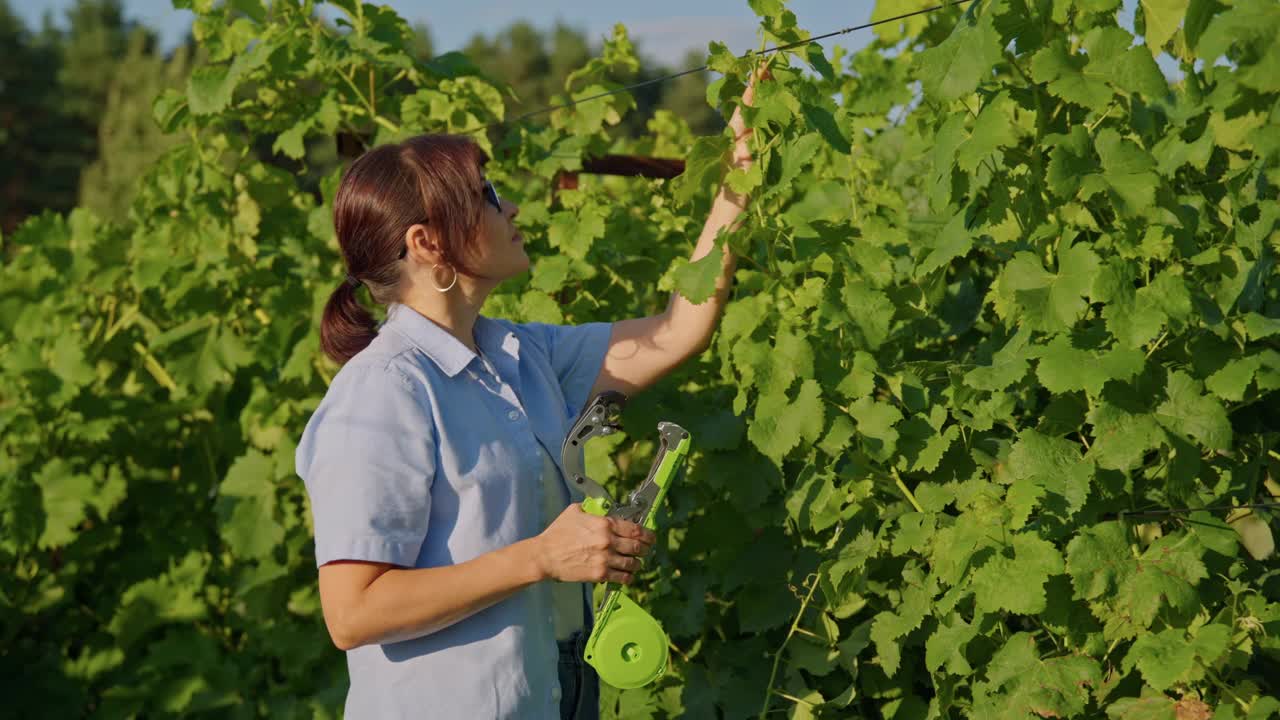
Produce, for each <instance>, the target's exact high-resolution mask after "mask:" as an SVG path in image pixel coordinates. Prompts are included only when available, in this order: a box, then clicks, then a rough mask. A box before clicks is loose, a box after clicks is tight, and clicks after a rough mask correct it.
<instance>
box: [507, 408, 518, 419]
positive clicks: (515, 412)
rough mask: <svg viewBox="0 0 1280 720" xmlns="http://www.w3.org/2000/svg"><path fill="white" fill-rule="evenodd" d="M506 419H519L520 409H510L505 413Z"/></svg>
mask: <svg viewBox="0 0 1280 720" xmlns="http://www.w3.org/2000/svg"><path fill="white" fill-rule="evenodd" d="M507 419H508V420H511V421H515V420H519V419H520V411H519V410H512V411H511V412H509V413H507Z"/></svg>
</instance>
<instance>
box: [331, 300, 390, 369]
mask: <svg viewBox="0 0 1280 720" xmlns="http://www.w3.org/2000/svg"><path fill="white" fill-rule="evenodd" d="M356 290H357V286H356V285H354V284H352V283H350V282H346V281H343V283H342V284H341V285H339V286H338V289H337V290H334V291H333V294H332V295H330V296H329V301H328V302H326V303H325V305H324V316H323V317H322V319H321V320H320V349H322V350H324V354H325V355H328V356H329V357H330V358H333V361H334V362H336V363H338V364H339V365H345V364H346V363H347V361H348V360H350V359H351V358H353V357H355V355H356V353H358V352H360V351H361V350H363V349H365V348H366V347H368V346H369V343H371V342H373V339H374V338H375V337H377V336H378V322H377V320H375V319H374V317H373V313H371V312H369V310H368V308H366V307H365V306H364V305H362V304H361V303H360V299H359V298H358V297H356Z"/></svg>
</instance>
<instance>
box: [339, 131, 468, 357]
mask: <svg viewBox="0 0 1280 720" xmlns="http://www.w3.org/2000/svg"><path fill="white" fill-rule="evenodd" d="M484 159H485V158H484V153H483V151H481V149H480V146H479V145H477V144H476V141H475V140H473V139H471V138H469V137H465V136H461V135H419V136H416V137H412V138H409V139H407V140H405V141H404V142H402V143H397V144H388V145H381V146H379V147H376V148H373V149H372V150H369V151H368V152H366V153H364V154H363V155H361V156H360V157H359V158H357V159H356V160H355V162H353V163H351V166H350V167H348V168H347V170H346V172H344V173H343V175H342V181H341V182H339V183H338V190H337V192H336V193H334V199H333V229H334V234H335V235H337V239H338V247H339V249H340V250H341V251H342V260H343V265H345V269H346V272H347V273H349V274H348V276H347V280H346V281H345V282H343V283H342V284H341V285H339V286H338V289H336V290H334V291H333V294H332V295H330V296H329V300H328V302H326V303H325V306H324V315H323V317H322V318H321V320H320V349H321V350H323V351H324V353H325V354H326V355H328V356H329V357H331V358H333V359H334V361H336V362H337V363H338V364H340V365H345V364H346V363H347V361H349V360H350V359H351V358H353V357H355V355H356V353H358V352H360V351H361V350H363V349H365V348H366V347H368V346H369V343H371V342H373V339H374V338H375V337H377V336H378V326H377V322H376V321H375V320H374V317H373V314H372V313H371V312H370V310H369V308H366V307H365V306H364V305H362V304H361V303H360V300H359V298H358V297H356V291H357V290H358V289H359V286H360V285H364V286H365V287H366V288H368V290H369V297H370V298H371V299H372V300H373V301H374V302H375V303H378V304H380V305H388V306H389V305H390V304H391V303H392V302H396V301H398V300H399V296H400V294H401V287H400V285H401V276H402V274H403V272H404V267H405V264H404V263H403V262H401V261H402V260H403V259H404V258H405V256H406V253H407V252H408V245H406V244H405V237H406V235H407V233H408V231H409V229H410V228H412V227H413V226H414V225H421V224H426V223H430V224H431V225H432V227H433V228H434V229H435V230H436V235H437V238H436V239H437V242H439V243H440V251H441V255H442V257H443V258H444V260H445V261H446V262H448V263H449V264H450V265H452V266H453V267H454V268H455V269H457V270H458V271H459V272H461V273H462V274H464V275H471V276H475V273H474V271H473V269H469V268H468V267H467V265H466V263H464V262H463V261H462V257H463V256H466V255H474V250H475V248H474V242H475V237H476V234H477V232H478V230H479V228H480V227H481V220H482V219H483V216H484V212H485V201H484V199H483V197H482V195H481V165H483V163H484ZM353 276H354V277H353ZM356 277H358V278H359V280H357V279H356Z"/></svg>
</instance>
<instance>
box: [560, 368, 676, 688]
mask: <svg viewBox="0 0 1280 720" xmlns="http://www.w3.org/2000/svg"><path fill="white" fill-rule="evenodd" d="M626 401H627V398H626V396H625V395H623V394H622V393H619V392H613V391H610V392H604V393H601V394H599V395H597V396H595V397H594V398H592V400H591V402H590V403H588V404H587V407H586V408H585V409H584V410H583V411H582V413H581V414H580V415H579V416H578V420H577V421H576V422H575V423H574V425H573V429H572V430H570V432H569V435H568V436H567V437H566V438H565V441H564V445H563V446H562V447H561V451H560V452H561V462H562V464H563V465H564V468H565V472H566V473H567V474H568V480H569V482H570V483H571V484H572V485H573V486H574V487H577V488H579V489H580V490H581V491H582V492H583V493H584V494H585V495H586V499H584V500H583V502H582V509H583V511H585V512H588V513H590V514H592V515H600V516H607V517H617V518H621V519H623V520H629V521H631V522H634V523H637V524H639V525H643V526H644V527H646V528H648V529H650V530H657V521H656V517H657V510H658V507H659V506H661V504H662V500H663V498H665V497H666V495H667V490H668V489H669V488H670V487H671V482H672V480H674V479H675V477H676V475H677V474H678V473H679V472H680V470H681V469H682V467H683V465H684V460H685V458H686V457H687V456H688V454H689V445H690V438H689V433H688V431H686V430H685V429H684V428H682V427H680V426H679V425H677V424H675V423H672V422H660V423H658V441H659V448H658V454H657V456H656V457H654V460H653V465H652V466H651V467H650V468H649V474H648V476H647V477H646V478H645V480H644V482H642V483H641V484H640V486H639V487H638V488H636V489H635V490H634V491H633V492H632V493H631V494H630V495H628V496H627V497H626V498H625V499H624V500H623V501H622V502H615V501H614V500H613V498H612V496H610V495H609V492H608V491H607V490H605V489H604V487H603V486H601V485H600V484H599V483H597V482H596V481H594V480H592V479H591V478H590V477H588V476H587V473H586V469H585V468H584V467H583V465H584V460H583V453H582V449H583V445H584V444H585V443H586V442H587V441H588V440H590V439H591V438H594V437H601V436H604V435H611V434H613V433H614V432H617V431H618V430H620V429H621V426H620V425H619V424H618V420H619V417H620V416H621V414H622V407H623V405H625V404H626ZM668 644H669V641H668V640H667V634H666V632H665V631H663V629H662V625H660V624H659V623H658V621H657V620H655V619H654V618H653V616H651V615H650V614H649V613H647V612H645V610H644V609H643V608H641V607H640V606H639V605H637V604H636V603H635V601H634V600H632V599H631V598H630V597H629V596H628V595H627V591H626V588H625V587H622V586H620V585H613V584H609V585H607V586H606V590H605V595H604V600H603V601H602V602H601V603H600V607H599V609H598V610H597V611H596V622H595V627H594V628H592V631H591V637H589V638H588V639H587V646H586V651H585V653H584V655H583V659H585V660H586V661H587V663H589V664H590V665H591V666H592V667H594V668H595V669H596V671H597V672H599V673H600V678H601V679H602V680H604V681H605V682H607V683H609V684H610V685H613V686H614V687H617V688H623V689H630V688H638V687H642V686H644V685H648V684H649V683H651V682H653V681H655V680H657V679H658V678H659V677H661V676H662V674H663V673H664V672H666V669H667V660H668V650H667V646H668Z"/></svg>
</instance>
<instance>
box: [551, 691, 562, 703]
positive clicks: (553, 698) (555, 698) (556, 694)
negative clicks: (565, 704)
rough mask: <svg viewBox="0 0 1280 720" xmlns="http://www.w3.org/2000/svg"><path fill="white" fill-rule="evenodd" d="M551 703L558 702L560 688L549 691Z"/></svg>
mask: <svg viewBox="0 0 1280 720" xmlns="http://www.w3.org/2000/svg"><path fill="white" fill-rule="evenodd" d="M551 702H560V688H552V689H551Z"/></svg>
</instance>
